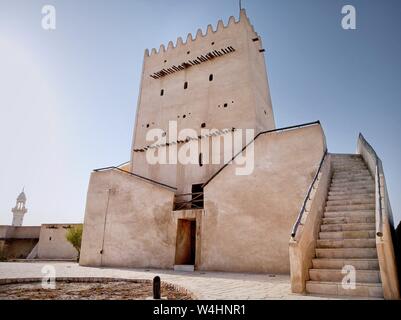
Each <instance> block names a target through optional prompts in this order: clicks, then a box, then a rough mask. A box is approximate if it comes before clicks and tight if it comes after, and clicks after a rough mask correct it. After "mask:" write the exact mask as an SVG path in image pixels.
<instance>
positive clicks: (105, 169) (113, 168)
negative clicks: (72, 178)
mask: <svg viewBox="0 0 401 320" xmlns="http://www.w3.org/2000/svg"><path fill="white" fill-rule="evenodd" d="M111 170H116V171H119V172H123V173H125V174H128V175H130V176H132V177H136V178H139V179H142V180H145V181H148V182H151V183H154V184H157V185H159V186H162V187H165V188H169V189H173V190H177V188H175V187H172V186H169V185H167V184H164V183H161V182H158V181H155V180H152V179H149V178H145V177H142V176H140V175H138V174H135V173H132V172H129V171H125V170H123V169H121V168H118V167H106V168H101V169H95V170H93V171H94V172H103V171H111Z"/></svg>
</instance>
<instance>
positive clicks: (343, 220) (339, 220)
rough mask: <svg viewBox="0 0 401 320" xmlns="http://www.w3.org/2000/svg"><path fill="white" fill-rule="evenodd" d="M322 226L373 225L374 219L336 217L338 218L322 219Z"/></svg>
mask: <svg viewBox="0 0 401 320" xmlns="http://www.w3.org/2000/svg"><path fill="white" fill-rule="evenodd" d="M322 221H323V224H345V223H352V224H354V223H375V217H374V216H372V217H359V218H355V217H342V218H340V217H338V218H323V219H322Z"/></svg>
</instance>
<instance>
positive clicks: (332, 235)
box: [319, 230, 376, 240]
mask: <svg viewBox="0 0 401 320" xmlns="http://www.w3.org/2000/svg"><path fill="white" fill-rule="evenodd" d="M375 237H376V232H375V230H370V231H326V232H319V239H322V240H324V239H375Z"/></svg>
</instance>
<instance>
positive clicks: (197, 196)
mask: <svg viewBox="0 0 401 320" xmlns="http://www.w3.org/2000/svg"><path fill="white" fill-rule="evenodd" d="M203 194H204V193H203V192H195V193H186V194H177V195H175V199H174V207H175V208H174V211H179V210H181V209H183V208H186V206H187V205H188V204H190V205H191V207H192V206H195V209H203V206H202V205H197V203H201V204H202V203H204V199H203ZM185 196H194V197H193V198H192V199H191V200H187V201H181V202H176V201H175V200H176V199H177V198H181V197H185Z"/></svg>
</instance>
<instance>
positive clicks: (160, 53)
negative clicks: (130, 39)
mask: <svg viewBox="0 0 401 320" xmlns="http://www.w3.org/2000/svg"><path fill="white" fill-rule="evenodd" d="M238 24H246V26H247V27H248V28H249V29H250V31H251V32H252V33H254V37H255V38H259V35H258V33H257V32H256V31H255V29H254V27H253V25H252V24H251V22H250V20H249V18H248V16H247V14H246V10H245V9H241V12H240V17H239V19H238V21H236V19H235V17H234V16H231V17H230V18H229V20H228V23H227V25H224V22H223V21H222V20H219V21H218V23H217V27H216V30H213V27H212V25H210V24H209V25H208V27H207V29H206V33H205V34H203V32H202V29H198V31H197V33H196V35H195V37H193V36H192V34H191V33H189V34H188V36H187V40H186V41H185V42H184V41H183V39H182V37H178V38H177V41H176V44H175V45H174V43H173V41H170V42H169V43H168V45H167V48H166V47H165V46H164V44H162V45H161V46H160V48H159V50H157V49H155V48H153V49H152V50H151V51H149V49H146V50H145V54H144V58H145V59H160V58H161V57H162V58H164V56H165V54H169V53H170V52H171V53H172V52H174V50H175V49H180V48H183V47H188V48H189V47H190V45H191V44H193V43H195V42H197V41H198V40H200V39H206V40H207V39H208V38H212V36H214V35H216V34H218V33H220V32H223V31H224V30H226V29H230V27H232V26H233V25H238ZM259 41H260V42H261V39H260V38H259ZM261 45H262V43H261Z"/></svg>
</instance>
